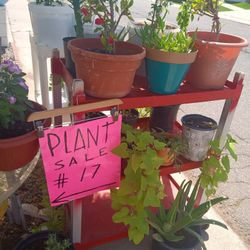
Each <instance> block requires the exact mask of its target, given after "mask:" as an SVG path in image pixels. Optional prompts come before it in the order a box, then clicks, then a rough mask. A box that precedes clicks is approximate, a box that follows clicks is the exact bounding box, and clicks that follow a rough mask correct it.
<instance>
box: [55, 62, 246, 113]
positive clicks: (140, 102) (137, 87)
mask: <svg viewBox="0 0 250 250" xmlns="http://www.w3.org/2000/svg"><path fill="white" fill-rule="evenodd" d="M52 60H53V63H52V64H53V66H52V72H53V73H54V74H59V75H60V76H61V77H62V78H63V80H64V81H65V83H66V84H67V87H68V89H69V92H70V90H71V86H72V82H73V78H72V76H71V75H70V73H69V71H68V70H67V69H66V67H65V65H64V61H63V60H62V59H60V58H59V59H58V58H53V59H52ZM118 84H119V83H118ZM146 86H147V81H146V78H145V77H141V76H136V77H135V81H134V86H133V88H132V89H131V92H130V93H129V95H127V96H125V97H123V98H120V99H121V100H122V101H123V103H124V104H123V105H120V107H119V108H120V109H130V108H142V107H157V106H168V105H177V104H185V103H186V104H187V103H197V102H207V101H215V100H225V99H236V100H237V99H238V98H239V96H240V94H241V91H242V87H243V85H242V82H241V83H240V84H239V83H233V82H230V81H227V83H226V85H225V87H224V88H223V89H219V90H198V89H194V88H192V86H191V85H190V84H188V83H185V82H184V83H183V84H182V85H181V87H180V89H179V91H178V92H177V93H176V94H172V95H160V94H155V93H152V92H150V91H149V90H148V89H147V87H146ZM102 100H103V99H99V98H94V97H91V96H86V102H87V103H92V102H97V101H102Z"/></svg>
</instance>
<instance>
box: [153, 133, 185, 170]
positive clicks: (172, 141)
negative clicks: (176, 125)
mask: <svg viewBox="0 0 250 250" xmlns="http://www.w3.org/2000/svg"><path fill="white" fill-rule="evenodd" d="M152 135H153V136H154V137H155V138H156V139H157V140H159V141H160V142H163V143H164V144H165V145H166V147H167V148H169V149H170V150H169V152H168V154H169V155H173V156H174V158H173V162H174V163H173V164H174V165H175V166H176V167H179V166H180V165H181V164H182V161H181V159H180V157H179V155H180V154H181V153H182V152H183V150H184V144H183V140H182V136H181V135H180V134H170V133H167V132H166V131H164V130H163V129H160V128H157V130H155V129H153V130H152Z"/></svg>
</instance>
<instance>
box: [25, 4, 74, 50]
mask: <svg viewBox="0 0 250 250" xmlns="http://www.w3.org/2000/svg"><path fill="white" fill-rule="evenodd" d="M28 7H29V12H30V19H31V24H32V29H33V35H34V38H35V41H36V42H38V43H42V44H43V45H48V46H49V47H52V48H61V47H62V39H63V37H66V36H74V35H75V34H74V33H75V32H74V28H73V27H74V12H73V9H72V8H70V6H69V5H68V3H67V2H66V1H64V0H34V1H32V0H31V1H30V2H29V4H28Z"/></svg>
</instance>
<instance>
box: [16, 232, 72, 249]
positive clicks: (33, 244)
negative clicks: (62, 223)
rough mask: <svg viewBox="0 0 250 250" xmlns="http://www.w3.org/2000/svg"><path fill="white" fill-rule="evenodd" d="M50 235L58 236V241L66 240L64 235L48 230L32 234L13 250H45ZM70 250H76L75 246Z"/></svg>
mask: <svg viewBox="0 0 250 250" xmlns="http://www.w3.org/2000/svg"><path fill="white" fill-rule="evenodd" d="M50 234H56V236H57V239H58V240H64V239H66V238H65V237H64V236H63V235H62V234H58V233H55V232H52V231H47V230H46V231H41V232H37V233H33V234H30V235H28V236H27V237H25V238H24V239H22V240H21V241H19V242H18V243H17V245H16V246H15V248H14V249H13V250H40V249H41V250H42V249H43V250H44V249H45V246H44V243H45V241H47V240H48V238H49V235H50ZM68 250H75V248H74V246H73V244H71V246H70V247H69V248H68Z"/></svg>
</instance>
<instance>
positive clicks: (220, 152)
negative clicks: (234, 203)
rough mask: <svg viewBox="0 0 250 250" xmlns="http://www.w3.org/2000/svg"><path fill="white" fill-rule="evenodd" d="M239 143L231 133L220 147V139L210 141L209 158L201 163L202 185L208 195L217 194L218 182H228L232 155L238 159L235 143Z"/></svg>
mask: <svg viewBox="0 0 250 250" xmlns="http://www.w3.org/2000/svg"><path fill="white" fill-rule="evenodd" d="M235 143H237V142H236V141H235V140H234V139H233V138H232V136H231V135H227V139H226V142H225V143H224V145H223V146H222V147H220V142H219V141H218V140H213V141H211V142H210V145H211V148H210V150H209V153H208V156H207V158H206V159H205V160H204V161H203V162H202V165H201V168H200V170H201V174H200V178H201V186H202V187H203V188H204V189H205V191H206V195H207V196H210V195H213V194H215V192H216V189H217V187H218V184H219V183H220V182H226V181H227V180H228V175H229V172H230V157H232V158H233V159H234V160H237V154H236V152H235V149H234V144H235Z"/></svg>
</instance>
